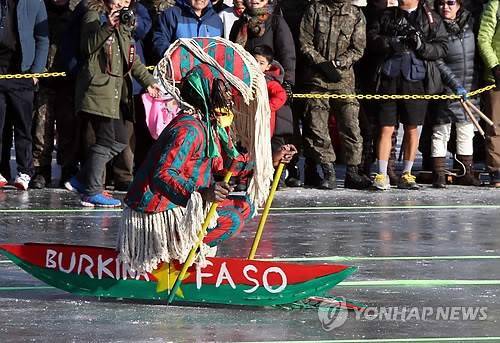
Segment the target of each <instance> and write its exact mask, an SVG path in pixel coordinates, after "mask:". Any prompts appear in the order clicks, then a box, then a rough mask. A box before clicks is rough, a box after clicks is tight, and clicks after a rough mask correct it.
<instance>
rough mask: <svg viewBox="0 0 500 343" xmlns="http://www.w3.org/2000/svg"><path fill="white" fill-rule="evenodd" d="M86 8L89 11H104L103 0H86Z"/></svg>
mask: <svg viewBox="0 0 500 343" xmlns="http://www.w3.org/2000/svg"><path fill="white" fill-rule="evenodd" d="M87 8H88V9H89V10H90V11H97V12H99V13H105V12H106V5H105V4H104V1H103V0H88V1H87Z"/></svg>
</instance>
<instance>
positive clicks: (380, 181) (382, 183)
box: [373, 174, 391, 191]
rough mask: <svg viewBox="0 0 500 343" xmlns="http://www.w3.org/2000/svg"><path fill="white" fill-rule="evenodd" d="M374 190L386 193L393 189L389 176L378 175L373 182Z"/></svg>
mask: <svg viewBox="0 0 500 343" xmlns="http://www.w3.org/2000/svg"><path fill="white" fill-rule="evenodd" d="M373 188H375V189H378V190H381V191H386V190H388V189H391V183H390V181H389V176H387V175H385V174H376V175H375V179H374V180H373Z"/></svg>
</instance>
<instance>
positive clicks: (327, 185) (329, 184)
mask: <svg viewBox="0 0 500 343" xmlns="http://www.w3.org/2000/svg"><path fill="white" fill-rule="evenodd" d="M321 170H322V171H323V179H322V180H321V182H320V184H319V188H320V189H335V188H337V179H336V177H335V167H334V164H333V163H321Z"/></svg>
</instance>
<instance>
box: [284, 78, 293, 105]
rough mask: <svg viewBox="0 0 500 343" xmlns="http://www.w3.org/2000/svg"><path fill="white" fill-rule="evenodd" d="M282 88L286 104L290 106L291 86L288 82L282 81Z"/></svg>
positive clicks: (291, 97) (291, 98)
mask: <svg viewBox="0 0 500 343" xmlns="http://www.w3.org/2000/svg"><path fill="white" fill-rule="evenodd" d="M282 86H283V88H284V89H285V92H286V97H287V103H288V104H290V103H291V102H292V100H293V85H292V83H291V82H290V81H286V80H285V81H283V83H282Z"/></svg>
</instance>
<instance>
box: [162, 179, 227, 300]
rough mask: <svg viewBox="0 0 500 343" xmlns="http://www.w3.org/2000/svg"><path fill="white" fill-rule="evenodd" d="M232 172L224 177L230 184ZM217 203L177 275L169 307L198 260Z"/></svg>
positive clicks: (211, 207) (214, 203) (215, 204)
mask: <svg viewBox="0 0 500 343" xmlns="http://www.w3.org/2000/svg"><path fill="white" fill-rule="evenodd" d="M231 175H232V172H230V171H228V172H227V173H226V175H225V176H224V182H226V183H228V182H229V179H230V178H231ZM217 205H218V203H217V202H213V203H212V205H210V210H209V211H208V213H207V216H206V218H205V221H204V222H203V225H202V227H201V230H200V232H199V233H198V240H197V242H196V243H195V245H194V246H193V248H192V249H191V251H190V252H189V255H188V257H187V259H186V262H184V265H183V266H182V269H181V272H180V273H179V275H177V278H176V279H175V283H174V286H173V287H172V290H171V291H170V294H169V295H168V299H167V305H169V304H170V303H171V302H172V301H173V300H174V298H175V293H176V292H177V290H178V289H179V287H180V286H181V283H182V280H183V279H184V275H186V272H187V270H188V268H189V267H191V265H192V264H193V262H194V259H195V258H196V251H197V250H198V248H199V247H200V245H201V244H202V243H203V239H204V238H205V235H206V232H207V229H208V226H209V225H210V222H211V221H212V218H213V216H214V215H215V212H216V211H217Z"/></svg>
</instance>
